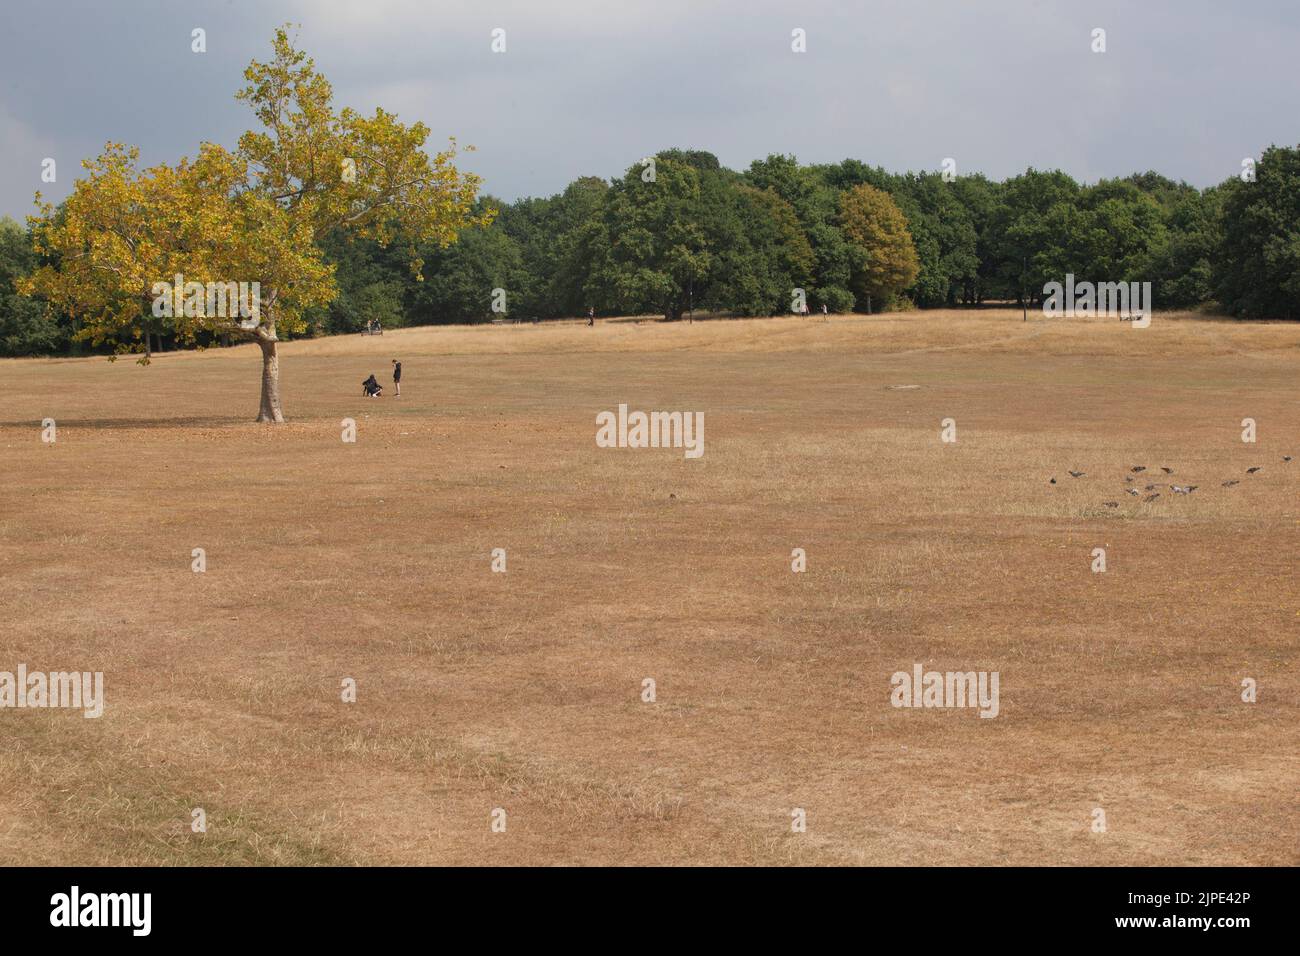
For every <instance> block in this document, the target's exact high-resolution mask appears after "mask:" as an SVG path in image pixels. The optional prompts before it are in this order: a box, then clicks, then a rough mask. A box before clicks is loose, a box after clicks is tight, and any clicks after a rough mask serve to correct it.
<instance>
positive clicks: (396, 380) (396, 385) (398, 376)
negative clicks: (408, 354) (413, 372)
mask: <svg viewBox="0 0 1300 956" xmlns="http://www.w3.org/2000/svg"><path fill="white" fill-rule="evenodd" d="M393 391H394V394H393V397H394V398H401V397H402V363H401V362H399V361H397V359H393Z"/></svg>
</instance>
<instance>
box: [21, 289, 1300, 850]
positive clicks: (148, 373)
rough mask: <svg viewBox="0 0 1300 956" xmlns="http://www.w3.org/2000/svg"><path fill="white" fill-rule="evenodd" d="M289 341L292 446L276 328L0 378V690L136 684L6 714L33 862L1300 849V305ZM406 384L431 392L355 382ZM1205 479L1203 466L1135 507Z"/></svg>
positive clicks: (551, 328) (285, 361)
mask: <svg viewBox="0 0 1300 956" xmlns="http://www.w3.org/2000/svg"><path fill="white" fill-rule="evenodd" d="M281 354H282V358H281V365H282V376H283V384H282V390H283V396H284V401H285V410H286V414H287V415H288V416H289V417H290V418H291V422H290V423H289V424H288V425H286V426H283V427H279V428H276V427H271V426H263V425H257V424H254V423H253V422H252V419H253V417H254V416H255V414H256V410H257V384H258V376H259V371H260V363H259V359H258V356H257V351H256V349H255V348H254V347H251V346H248V347H241V348H236V349H229V350H224V351H214V352H207V353H190V354H166V355H163V356H161V357H159V358H158V359H157V360H156V361H155V362H154V364H153V365H152V366H150V367H148V368H142V367H139V366H137V365H135V364H133V363H132V362H131V361H130V360H126V361H120V362H118V363H116V364H109V363H107V362H105V361H104V360H103V359H79V360H52V361H47V360H40V361H37V360H32V361H27V360H24V361H6V362H2V363H0V451H2V453H3V454H2V457H0V476H2V478H3V487H4V494H3V497H2V498H0V600H2V602H3V604H2V606H0V621H2V626H0V671H15V670H16V669H17V667H18V665H19V664H25V665H26V666H27V668H28V669H29V670H41V671H60V670H68V671H87V670H89V671H102V672H103V673H104V686H105V695H106V704H105V710H104V714H103V716H102V717H100V718H98V719H86V718H84V717H83V716H82V715H81V714H80V713H79V712H70V711H67V710H55V709H21V710H20V709H14V708H6V709H0V860H3V861H4V862H6V863H49V864H56V863H57V864H115V863H163V864H179V865H197V864H248V863H253V864H304V863H305V864H370V863H405V864H444V863H446V864H475V863H481V864H525V863H544V864H550V863H563V864H586V863H607V864H634V863H635V864H643V863H662V864H669V863H693V864H705V863H724V864H760V863H774V864H785V863H794V864H943V865H954V864H961V865H967V864H1004V863H1017V864H1065V863H1073V864H1138V865H1142V864H1295V863H1297V862H1300V852H1298V850H1297V847H1298V846H1300V813H1298V811H1297V801H1296V794H1297V791H1298V790H1300V765H1298V762H1297V740H1298V739H1300V736H1298V734H1297V731H1298V730H1300V704H1298V702H1297V685H1298V684H1300V676H1298V675H1300V671H1298V668H1297V657H1298V655H1297V644H1298V638H1300V583H1297V574H1296V572H1297V566H1298V565H1300V496H1298V492H1300V402H1298V399H1300V326H1296V325H1264V324H1261V325H1244V324H1235V323H1231V322H1227V321H1217V320H1208V319H1203V318H1198V317H1194V316H1189V315H1182V316H1178V315H1172V316H1171V315H1158V316H1157V317H1156V319H1155V321H1154V323H1153V324H1152V326H1151V327H1150V328H1148V329H1133V328H1130V327H1129V326H1127V325H1125V324H1122V323H1119V322H1113V321H1106V322H1103V321H1085V320H1058V321H1051V322H1049V321H1047V320H1044V319H1042V318H1041V316H1039V317H1034V318H1031V320H1030V321H1029V322H1028V323H1022V322H1021V320H1020V314H1019V312H1011V311H1006V312H981V313H974V314H972V313H963V312H939V313H912V314H902V315H890V316H878V317H852V318H835V319H832V320H831V321H829V322H822V321H818V320H799V319H772V320H762V321H744V322H741V321H711V322H703V323H696V324H694V325H686V324H672V325H669V324H664V323H661V322H652V321H646V322H643V323H640V324H638V323H635V322H632V321H616V322H605V323H601V324H598V325H597V327H596V328H594V329H589V328H586V327H585V325H584V324H582V323H565V324H558V325H542V326H501V327H486V328H445V329H419V330H408V331H401V332H394V333H389V334H387V335H385V336H383V337H382V338H378V337H373V338H367V337H356V336H353V337H346V338H335V339H327V340H319V341H305V342H292V343H287V344H286V345H284V346H283V348H282V353H281ZM391 358H400V359H401V360H402V361H403V363H404V381H403V395H402V397H401V398H400V399H394V398H392V397H390V396H389V395H386V396H385V397H384V398H382V399H379V400H374V401H369V400H365V399H363V398H362V397H361V396H360V394H359V392H360V382H361V380H362V379H363V378H364V377H365V376H366V375H367V374H368V373H370V372H375V373H376V374H377V375H378V376H379V377H380V378H381V380H383V381H385V382H387V381H388V380H389V367H390V366H389V359H391ZM894 386H916V387H913V388H897V387H894ZM620 403H626V404H627V405H629V406H630V407H631V408H632V409H641V410H645V411H650V410H681V411H700V412H703V413H704V417H705V426H706V427H705V453H704V455H703V457H702V458H700V459H698V460H686V459H685V458H684V457H683V454H682V452H681V451H680V450H673V449H637V450H632V449H604V448H598V447H597V446H596V443H595V432H596V426H595V416H596V414H597V413H598V412H600V411H603V410H613V409H616V408H617V406H618V405H619V404H620ZM44 418H53V419H55V420H56V423H57V428H58V432H57V439H58V440H57V442H56V443H54V444H52V445H51V444H45V443H42V441H41V420H42V419H44ZM344 418H354V419H355V420H356V423H357V440H356V442H355V444H349V443H345V442H343V441H342V440H341V425H340V422H341V420H342V419H344ZM945 418H951V419H953V420H955V423H956V429H957V441H956V443H951V444H949V443H943V442H941V441H940V428H941V425H940V423H941V421H942V420H943V419H945ZM1244 418H1253V419H1254V420H1255V421H1256V422H1257V425H1258V441H1257V442H1256V443H1254V444H1247V443H1243V441H1242V440H1241V433H1242V420H1243V419H1244ZM1284 455H1290V456H1293V457H1294V458H1295V459H1296V460H1293V461H1292V462H1290V463H1287V462H1284V461H1283V460H1282V458H1283V456H1284ZM1138 465H1143V466H1146V468H1147V471H1145V472H1142V473H1140V474H1138V475H1137V479H1136V481H1135V482H1132V483H1130V484H1135V485H1136V486H1138V487H1139V488H1140V489H1141V495H1140V496H1138V497H1134V496H1130V495H1128V494H1126V493H1125V482H1124V477H1125V476H1126V475H1129V474H1131V472H1130V468H1132V467H1133V466H1138ZM1160 466H1165V467H1169V468H1172V469H1173V470H1174V474H1173V475H1172V476H1167V475H1165V474H1164V473H1163V472H1161V471H1160V470H1159V469H1160ZM1256 466H1259V467H1261V469H1262V470H1261V471H1259V472H1257V473H1255V474H1253V475H1247V474H1246V469H1247V468H1251V467H1256ZM1071 469H1073V470H1076V471H1082V472H1084V473H1085V475H1084V476H1083V477H1080V478H1072V477H1070V476H1069V475H1068V474H1067V472H1068V470H1071ZM1053 477H1054V478H1055V479H1056V484H1055V485H1053V484H1051V483H1050V479H1052V478H1053ZM1232 479H1238V480H1239V482H1240V483H1239V484H1236V485H1234V486H1231V487H1224V486H1223V482H1225V481H1229V480H1232ZM1170 482H1181V483H1184V484H1193V485H1197V486H1198V487H1197V490H1196V491H1195V492H1194V493H1192V494H1190V495H1186V496H1183V495H1176V494H1174V493H1173V492H1172V490H1171V489H1169V488H1167V487H1159V488H1157V489H1156V491H1158V492H1160V493H1161V496H1160V497H1159V498H1157V499H1154V500H1152V501H1150V502H1146V501H1143V500H1142V499H1143V498H1145V497H1146V495H1148V494H1150V493H1152V492H1148V491H1146V490H1145V485H1146V484H1154V483H1159V484H1165V483H1170ZM1107 501H1111V502H1115V503H1116V505H1115V506H1114V507H1107V506H1106V505H1105V502H1107ZM195 548H203V549H205V552H206V560H207V570H206V572H204V573H201V574H200V573H194V572H193V571H192V570H191V562H192V560H193V559H192V557H191V554H192V551H193V549H195ZM495 548H503V549H505V551H506V554H507V571H506V573H504V574H502V573H494V572H493V571H492V569H491V563H492V557H491V554H492V551H493V549H495ZM794 548H803V549H805V550H806V553H807V562H808V569H807V571H806V572H805V573H792V571H791V551H792V549H794ZM1095 548H1104V549H1105V551H1106V561H1107V570H1106V571H1105V572H1104V573H1094V572H1093V571H1092V564H1093V549H1095ZM915 664H921V665H923V666H924V668H926V669H927V670H938V671H996V672H998V674H999V675H1000V713H999V714H998V716H997V717H996V718H994V719H981V718H980V717H979V716H978V714H977V713H976V712H975V711H974V710H972V709H901V708H895V707H893V706H891V703H890V676H891V674H893V673H894V672H895V671H900V670H902V671H908V672H910V671H911V670H912V668H913V666H914V665H915ZM348 678H351V679H353V680H355V681H356V688H357V700H356V702H355V703H345V702H344V701H343V700H342V690H341V688H342V685H343V682H344V681H345V679H348ZM646 678H653V680H654V681H655V691H656V695H655V697H656V699H655V700H654V702H644V701H643V700H642V688H643V681H644V680H645V679H646ZM1247 679H1250V680H1253V681H1255V682H1256V686H1257V694H1258V697H1257V700H1256V702H1254V703H1247V702H1243V700H1242V693H1243V681H1246V680H1247ZM196 808H202V809H203V810H204V812H205V814H206V820H207V832H206V833H195V832H192V829H191V818H192V817H191V814H192V811H193V810H194V809H196ZM494 808H502V809H504V810H505V811H506V820H507V826H506V830H505V832H493V829H492V814H493V810H494ZM795 808H802V809H803V810H804V811H806V818H807V831H806V832H803V833H796V832H792V826H791V823H792V816H791V814H792V811H793V810H794V809H795ZM1097 809H1101V810H1103V811H1104V814H1105V823H1106V830H1105V832H1094V820H1095V819H1097V817H1096V815H1095V811H1096V810H1097Z"/></svg>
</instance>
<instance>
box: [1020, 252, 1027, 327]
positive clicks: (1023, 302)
mask: <svg viewBox="0 0 1300 956" xmlns="http://www.w3.org/2000/svg"><path fill="white" fill-rule="evenodd" d="M1028 268H1029V257H1028V256H1022V257H1021V259H1020V321H1021V322H1028V321H1029V296H1028V295H1027V294H1026V292H1025V272H1026V270H1028Z"/></svg>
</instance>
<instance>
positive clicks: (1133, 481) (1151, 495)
mask: <svg viewBox="0 0 1300 956" xmlns="http://www.w3.org/2000/svg"><path fill="white" fill-rule="evenodd" d="M1291 459H1292V456H1291V455H1283V456H1282V461H1284V462H1289V461H1291ZM1146 470H1147V466H1146V465H1134V466H1133V467H1132V468H1130V469H1129V474H1127V475H1125V476H1124V486H1125V487H1124V491H1125V493H1126V494H1128V495H1131V496H1132V497H1134V498H1141V499H1142V502H1143V504H1149V503H1150V502H1152V501H1155V500H1156V499H1157V498H1159V497H1160V492H1158V491H1156V489H1157V488H1168V489H1169V490H1170V491H1172V492H1173V493H1174V494H1176V495H1190V494H1191V493H1192V492H1194V491H1195V490H1196V489H1197V488H1199V487H1201V486H1200V485H1174V484H1166V483H1164V482H1152V483H1150V484H1148V485H1144V486H1143V487H1142V488H1141V489H1139V488H1138V487H1137V483H1138V482H1140V481H1141V480H1142V479H1140V478H1138V477H1137V476H1138V475H1140V474H1142V472H1144V471H1146ZM1160 470H1161V471H1162V472H1164V473H1165V474H1166V475H1172V474H1173V473H1174V470H1173V469H1172V468H1169V467H1168V466H1166V465H1161V466H1160ZM1263 470H1264V466H1263V465H1254V466H1252V467H1250V468H1247V469H1246V474H1248V475H1254V474H1258V473H1259V472H1261V471H1263ZM1066 474H1067V475H1069V476H1070V477H1071V478H1087V477H1088V473H1087V472H1084V471H1067V472H1066ZM1240 483H1241V479H1240V478H1229V479H1228V480H1227V481H1225V482H1223V483H1222V487H1224V488H1231V487H1232V486H1233V485H1237V484H1240ZM1049 484H1053V485H1054V484H1056V478H1054V477H1053V478H1052V480H1051V481H1050V482H1049ZM1144 492H1145V494H1144ZM1102 504H1104V505H1105V506H1106V507H1107V508H1118V507H1119V502H1118V501H1103V502H1102Z"/></svg>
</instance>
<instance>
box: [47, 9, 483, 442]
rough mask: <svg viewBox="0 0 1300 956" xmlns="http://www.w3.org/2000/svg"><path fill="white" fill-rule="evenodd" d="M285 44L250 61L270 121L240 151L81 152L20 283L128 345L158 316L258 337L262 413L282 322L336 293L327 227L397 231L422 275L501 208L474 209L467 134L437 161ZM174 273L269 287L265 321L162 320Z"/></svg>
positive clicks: (415, 132) (282, 36) (261, 312)
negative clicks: (143, 155)
mask: <svg viewBox="0 0 1300 956" xmlns="http://www.w3.org/2000/svg"><path fill="white" fill-rule="evenodd" d="M273 52H274V55H273V56H272V58H271V59H270V61H269V62H266V63H259V62H257V61H253V62H252V63H251V64H250V65H249V67H248V69H246V70H245V71H244V78H245V80H247V82H248V85H247V86H246V87H245V88H244V89H243V90H241V91H240V92H239V93H238V96H237V98H238V99H241V100H243V101H245V102H247V103H248V104H249V105H250V106H251V107H252V108H253V111H254V113H255V115H256V116H257V118H258V120H259V121H260V123H261V127H262V128H261V129H260V130H253V131H250V132H247V133H245V134H244V135H243V136H241V137H240V139H239V146H238V149H237V150H236V151H234V152H230V151H228V150H226V149H224V148H222V147H221V146H218V145H215V144H212V143H204V144H202V146H201V147H200V150H199V156H198V158H197V159H196V160H194V161H190V160H186V159H182V160H181V161H180V162H179V163H178V164H177V165H175V166H166V165H162V166H157V167H153V168H151V169H147V170H144V171H143V172H141V171H138V170H137V169H136V166H135V161H136V156H137V153H136V151H135V150H127V149H125V148H123V147H122V146H119V145H117V144H112V143H110V144H109V145H108V146H107V147H106V148H105V151H104V153H103V155H101V156H100V157H99V159H97V160H94V161H91V162H87V163H83V166H84V167H85V168H86V169H87V170H88V171H89V176H88V177H87V178H85V179H82V180H79V181H78V182H77V184H76V186H75V187H74V190H73V194H72V195H71V196H70V197H69V198H68V200H67V201H66V202H65V203H64V204H62V206H61V207H59V208H55V207H53V206H51V205H49V204H48V203H41V199H40V196H39V194H38V195H37V203H38V206H39V211H40V215H39V216H35V217H32V218H31V219H30V220H29V221H30V222H31V224H32V229H33V236H34V242H35V246H36V248H37V250H38V251H39V252H40V253H41V254H42V255H43V256H45V257H46V259H47V264H46V265H44V266H42V267H41V268H40V269H38V270H37V271H36V272H35V273H33V274H32V276H31V277H30V278H29V279H28V280H27V281H26V282H25V283H24V287H23V291H24V292H27V293H29V294H33V293H34V294H39V295H41V296H43V297H44V298H45V299H46V300H47V301H49V302H50V303H51V305H53V306H56V307H59V308H62V309H64V310H66V311H67V312H69V313H71V314H73V315H75V316H77V317H78V318H79V319H80V321H81V328H80V329H79V330H78V333H77V335H78V337H79V338H81V339H90V340H91V341H92V342H94V343H96V344H98V343H101V342H105V341H109V340H113V339H116V340H117V341H118V342H119V346H118V350H119V352H121V351H144V350H146V349H147V341H148V339H147V331H148V330H149V329H151V328H158V327H159V323H162V325H163V327H165V328H166V329H167V330H169V331H171V332H173V333H174V334H175V335H176V336H177V337H178V338H179V339H180V340H182V341H189V342H193V341H195V340H196V339H197V336H198V334H199V333H200V332H204V331H206V332H218V333H225V334H229V335H233V336H237V337H244V338H248V339H252V340H253V341H256V342H257V344H258V345H259V346H260V347H261V351H262V392H261V406H260V409H259V412H258V416H257V420H258V421H259V422H282V421H284V413H283V411H282V409H281V405H280V385H279V383H280V365H279V359H278V355H277V343H278V341H279V338H278V334H277V332H278V331H285V332H290V333H292V332H299V331H302V330H303V329H305V328H306V319H305V313H306V310H307V309H308V308H310V307H312V306H316V305H322V304H325V303H328V302H329V301H331V300H332V299H333V298H334V296H335V295H336V294H337V288H336V286H335V283H334V275H333V268H332V267H331V266H330V265H329V264H328V263H326V261H325V257H324V254H323V252H322V248H321V243H322V241H323V240H324V239H325V238H326V237H327V236H334V237H336V238H338V237H341V238H344V239H348V238H360V239H372V240H374V241H376V242H378V243H379V244H381V245H385V246H386V245H389V244H390V243H392V242H394V241H397V240H399V239H400V241H401V242H402V243H403V244H404V246H405V251H406V252H407V253H408V258H409V261H410V265H411V269H412V272H413V273H414V274H415V276H416V277H417V278H420V270H421V266H422V262H421V260H420V258H419V255H418V253H417V252H416V249H417V248H418V247H419V246H420V245H426V244H430V243H432V244H435V245H437V246H440V247H445V246H447V245H450V244H451V243H452V242H454V241H455V240H456V237H457V235H458V233H459V232H460V230H461V229H463V228H465V227H466V226H471V225H486V224H487V223H488V222H489V221H490V219H491V212H485V213H483V214H482V215H475V214H474V212H473V205H474V199H475V196H476V194H477V192H478V187H479V182H480V180H479V178H478V177H477V176H474V175H471V174H466V173H461V172H459V171H458V170H457V169H456V167H455V166H454V165H453V162H452V161H453V160H454V158H455V156H456V144H455V140H452V141H451V142H450V144H449V147H448V149H446V150H445V151H443V152H439V153H436V154H434V155H433V156H430V155H429V154H428V153H426V152H425V151H424V144H425V141H426V140H427V139H428V137H429V129H428V127H427V126H425V125H424V124H422V123H416V124H414V125H411V126H406V125H404V124H402V123H400V122H398V121H397V118H396V117H395V116H394V115H393V114H391V113H387V112H385V111H384V110H382V109H376V110H375V113H374V115H373V116H370V117H366V116H362V115H361V114H359V113H356V112H355V111H353V110H351V109H343V110H341V111H339V112H336V111H335V110H334V108H333V106H332V100H333V90H332V88H331V86H330V84H329V82H328V81H327V80H326V79H325V77H323V76H322V75H321V74H319V73H317V72H316V68H315V64H314V63H313V61H312V60H311V59H310V58H308V57H307V55H306V54H305V53H302V52H301V51H299V50H297V49H295V48H294V45H293V43H292V41H291V40H290V39H289V36H288V31H287V30H286V29H285V28H283V27H281V28H280V29H278V30H276V33H275V39H274V41H273ZM176 275H183V276H184V279H185V282H186V286H187V287H188V286H189V284H190V283H192V282H197V283H205V284H206V283H220V284H223V285H224V284H228V283H232V282H235V283H238V282H247V283H250V284H251V283H252V282H257V283H258V284H259V286H260V297H259V299H260V301H259V303H258V308H257V309H256V314H255V315H254V317H253V318H254V320H246V321H243V322H241V321H240V317H238V316H233V317H232V316H230V315H228V314H226V312H227V311H228V310H225V309H223V310H221V311H222V314H213V310H212V309H210V308H203V307H199V308H191V307H189V305H188V304H187V307H186V308H184V309H181V310H173V311H174V312H175V313H177V314H173V315H170V316H166V317H164V318H161V319H160V318H157V317H155V315H154V310H153V309H152V305H153V304H154V301H155V296H154V295H153V294H152V290H153V287H154V285H155V284H156V283H159V282H163V283H171V282H172V280H173V278H174V277H175V276H176ZM201 301H205V302H206V301H210V300H201ZM187 303H188V300H187ZM141 338H144V340H145V343H146V345H144V346H141V344H140V340H141ZM146 360H147V357H146Z"/></svg>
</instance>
